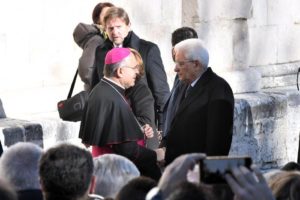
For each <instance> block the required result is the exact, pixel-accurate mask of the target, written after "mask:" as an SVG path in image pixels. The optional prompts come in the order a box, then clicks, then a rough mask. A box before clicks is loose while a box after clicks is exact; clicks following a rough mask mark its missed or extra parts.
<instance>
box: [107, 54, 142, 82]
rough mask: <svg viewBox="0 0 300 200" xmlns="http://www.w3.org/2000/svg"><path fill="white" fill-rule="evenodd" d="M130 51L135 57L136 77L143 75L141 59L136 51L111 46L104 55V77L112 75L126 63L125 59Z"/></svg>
mask: <svg viewBox="0 0 300 200" xmlns="http://www.w3.org/2000/svg"><path fill="white" fill-rule="evenodd" d="M130 53H132V54H133V56H134V57H135V59H136V61H137V64H138V67H139V74H138V77H137V79H138V78H140V77H141V76H143V75H144V64H143V59H142V57H141V55H140V54H139V52H138V51H136V50H135V49H132V48H113V49H111V50H110V51H108V52H107V54H106V56H105V62H104V64H105V65H104V68H103V74H104V76H106V77H113V76H115V75H116V70H117V69H118V68H120V67H122V66H123V65H125V64H126V59H127V58H128V57H129V56H130Z"/></svg>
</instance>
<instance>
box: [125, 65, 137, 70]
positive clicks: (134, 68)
mask: <svg viewBox="0 0 300 200" xmlns="http://www.w3.org/2000/svg"><path fill="white" fill-rule="evenodd" d="M122 68H130V69H133V70H139V69H140V65H136V66H134V67H129V66H122Z"/></svg>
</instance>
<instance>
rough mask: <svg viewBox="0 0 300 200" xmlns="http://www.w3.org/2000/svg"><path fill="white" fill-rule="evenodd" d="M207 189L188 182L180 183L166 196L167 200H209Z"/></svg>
mask: <svg viewBox="0 0 300 200" xmlns="http://www.w3.org/2000/svg"><path fill="white" fill-rule="evenodd" d="M206 190H207V189H204V188H202V187H199V186H198V185H196V184H194V183H190V182H187V181H185V182H181V183H180V184H178V185H177V186H176V188H175V189H174V191H173V192H172V193H171V194H170V195H169V196H168V198H167V200H187V199H188V200H208V199H211V198H210V196H209V194H208V193H207V192H206Z"/></svg>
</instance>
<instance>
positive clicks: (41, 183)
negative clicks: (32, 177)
mask: <svg viewBox="0 0 300 200" xmlns="http://www.w3.org/2000/svg"><path fill="white" fill-rule="evenodd" d="M39 182H40V185H41V190H42V192H43V193H44V192H45V189H44V184H43V182H42V181H41V178H39Z"/></svg>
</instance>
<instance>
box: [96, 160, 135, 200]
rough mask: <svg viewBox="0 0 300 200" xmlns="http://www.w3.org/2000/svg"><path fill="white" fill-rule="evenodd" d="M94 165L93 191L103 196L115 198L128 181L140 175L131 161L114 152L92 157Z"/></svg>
mask: <svg viewBox="0 0 300 200" xmlns="http://www.w3.org/2000/svg"><path fill="white" fill-rule="evenodd" d="M94 166H95V171H94V175H95V178H96V183H95V192H94V193H96V194H98V195H101V196H104V197H112V198H115V196H116V194H117V193H118V192H119V191H120V189H121V188H122V187H123V186H124V185H125V184H127V183H128V181H130V180H131V179H133V178H135V177H138V176H139V175H140V172H139V170H138V169H137V167H136V166H135V165H134V164H133V162H131V161H130V160H129V159H127V158H125V157H123V156H120V155H116V154H105V155H102V156H99V157H97V158H94Z"/></svg>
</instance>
